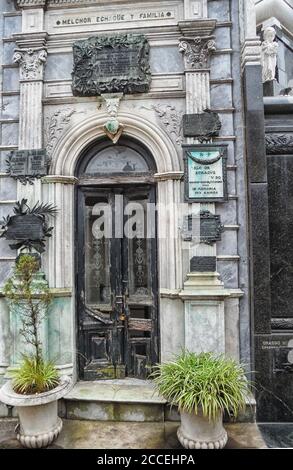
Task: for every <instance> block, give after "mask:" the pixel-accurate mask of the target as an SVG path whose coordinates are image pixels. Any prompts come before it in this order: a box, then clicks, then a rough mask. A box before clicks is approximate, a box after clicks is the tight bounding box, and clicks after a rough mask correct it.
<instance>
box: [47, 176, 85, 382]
mask: <svg viewBox="0 0 293 470" xmlns="http://www.w3.org/2000/svg"><path fill="white" fill-rule="evenodd" d="M41 181H42V183H41V184H42V194H43V201H44V202H45V203H50V204H53V205H55V206H57V207H58V213H57V215H56V218H55V219H54V230H53V233H52V237H51V238H50V239H49V241H48V242H47V250H46V253H45V255H44V257H43V265H44V270H45V272H46V273H47V278H48V282H49V285H50V288H51V289H52V291H53V293H54V304H53V306H52V308H51V310H50V317H49V328H48V331H49V345H50V354H51V356H50V357H51V358H52V359H53V358H54V360H56V361H57V364H58V366H59V367H60V368H61V370H62V371H63V373H67V374H69V375H71V374H72V373H74V371H75V370H76V369H75V368H74V361H75V359H76V358H75V354H74V351H75V350H76V345H75V318H74V315H73V312H75V290H74V285H75V275H76V273H75V271H74V200H75V199H74V187H75V185H76V184H77V183H78V179H77V178H75V177H73V176H62V175H48V176H45V177H44V178H42V180H41Z"/></svg>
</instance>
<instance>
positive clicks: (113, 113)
mask: <svg viewBox="0 0 293 470" xmlns="http://www.w3.org/2000/svg"><path fill="white" fill-rule="evenodd" d="M122 97H123V93H115V94H109V95H108V94H105V95H102V98H104V100H105V101H106V108H107V113H108V114H109V116H110V119H109V120H108V121H107V122H105V124H104V131H105V134H106V135H107V137H109V139H111V140H112V142H113V143H114V144H116V143H117V142H118V140H119V138H120V137H121V135H122V132H123V128H124V126H123V125H122V124H121V123H120V122H119V121H118V119H117V114H118V110H119V105H120V100H121V98H122Z"/></svg>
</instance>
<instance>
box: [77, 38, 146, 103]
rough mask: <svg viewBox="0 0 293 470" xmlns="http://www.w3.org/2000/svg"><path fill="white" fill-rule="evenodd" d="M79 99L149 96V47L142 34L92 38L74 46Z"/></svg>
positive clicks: (78, 42)
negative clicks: (105, 96) (133, 95)
mask: <svg viewBox="0 0 293 470" xmlns="http://www.w3.org/2000/svg"><path fill="white" fill-rule="evenodd" d="M73 57H74V69H73V73H72V78H73V81H72V90H73V94H74V95H76V96H97V95H101V94H103V93H146V92H148V90H149V87H150V82H151V71H150V66H149V43H148V41H147V39H146V37H145V36H143V35H140V34H115V35H112V36H97V37H91V38H89V39H87V40H85V41H77V42H75V43H74V44H73Z"/></svg>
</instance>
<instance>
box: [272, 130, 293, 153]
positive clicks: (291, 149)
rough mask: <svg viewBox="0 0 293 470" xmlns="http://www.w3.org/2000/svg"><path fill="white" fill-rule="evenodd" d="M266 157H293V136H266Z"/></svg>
mask: <svg viewBox="0 0 293 470" xmlns="http://www.w3.org/2000/svg"><path fill="white" fill-rule="evenodd" d="M266 151H267V155H293V134H266Z"/></svg>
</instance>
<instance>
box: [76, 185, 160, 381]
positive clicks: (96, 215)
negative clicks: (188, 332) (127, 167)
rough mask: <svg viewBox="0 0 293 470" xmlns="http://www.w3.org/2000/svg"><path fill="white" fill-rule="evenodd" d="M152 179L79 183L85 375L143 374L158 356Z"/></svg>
mask: <svg viewBox="0 0 293 470" xmlns="http://www.w3.org/2000/svg"><path fill="white" fill-rule="evenodd" d="M151 203H153V204H154V203H155V187H154V186H151V185H142V186H136V187H132V186H125V187H112V188H100V189H98V188H96V187H83V188H80V189H79V190H78V217H77V221H78V222H77V231H78V262H77V267H78V272H77V311H78V342H79V367H80V378H82V379H83V380H95V379H99V378H123V377H125V376H132V377H138V378H146V377H147V375H148V373H149V371H150V368H151V365H152V364H154V363H156V362H157V361H158V315H157V310H158V309H157V262H156V236H155V235H156V234H155V232H156V230H155V217H154V211H153V210H150V208H151V207H152V206H151V205H150V204H151Z"/></svg>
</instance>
